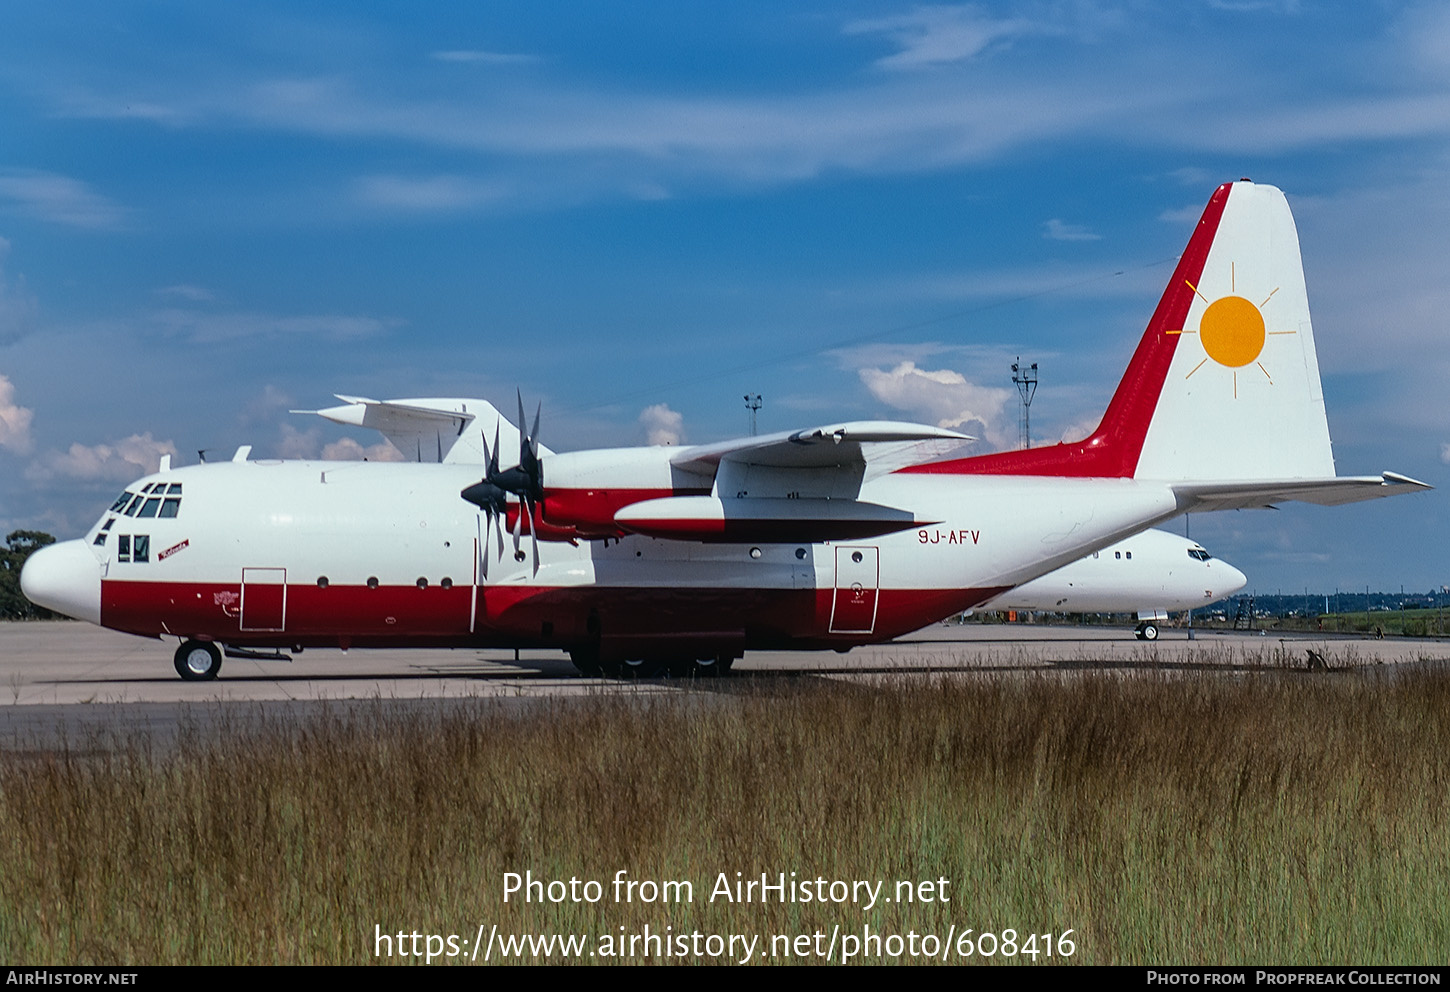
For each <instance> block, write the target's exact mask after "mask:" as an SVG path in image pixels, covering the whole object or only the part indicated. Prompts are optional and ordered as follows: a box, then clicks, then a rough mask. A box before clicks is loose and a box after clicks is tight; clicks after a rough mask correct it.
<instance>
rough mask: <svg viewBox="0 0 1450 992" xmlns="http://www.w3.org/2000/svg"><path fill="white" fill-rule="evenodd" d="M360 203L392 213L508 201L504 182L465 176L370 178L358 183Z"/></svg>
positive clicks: (460, 207) (455, 208)
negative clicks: (391, 211)
mask: <svg viewBox="0 0 1450 992" xmlns="http://www.w3.org/2000/svg"><path fill="white" fill-rule="evenodd" d="M355 189H356V196H357V198H358V200H360V201H361V202H362V203H364V204H367V205H368V206H375V207H384V208H387V209H390V210H423V211H431V210H462V209H467V208H470V207H478V206H483V205H486V204H489V203H497V202H499V201H501V200H504V199H507V198H508V197H509V194H510V190H509V188H508V187H507V186H506V185H504V184H503V183H499V182H491V181H489V180H483V179H471V178H468V177H465V176H446V175H445V176H421V177H409V176H368V177H365V178H363V179H360V180H358V182H357V184H356V187H355Z"/></svg>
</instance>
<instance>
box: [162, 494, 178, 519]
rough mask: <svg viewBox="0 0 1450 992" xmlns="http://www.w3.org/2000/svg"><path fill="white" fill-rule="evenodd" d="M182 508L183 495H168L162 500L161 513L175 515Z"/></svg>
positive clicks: (164, 515) (165, 515)
mask: <svg viewBox="0 0 1450 992" xmlns="http://www.w3.org/2000/svg"><path fill="white" fill-rule="evenodd" d="M180 510H181V497H180V496H168V497H166V498H165V499H164V500H162V501H161V515H162V516H163V517H174V516H176V514H177V513H178V512H180Z"/></svg>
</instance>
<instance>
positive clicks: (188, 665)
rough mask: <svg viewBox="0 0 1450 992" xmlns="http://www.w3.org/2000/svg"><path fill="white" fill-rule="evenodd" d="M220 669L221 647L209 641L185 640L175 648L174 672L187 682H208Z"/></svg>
mask: <svg viewBox="0 0 1450 992" xmlns="http://www.w3.org/2000/svg"><path fill="white" fill-rule="evenodd" d="M221 670H222V652H221V648H219V647H217V646H216V645H215V644H214V643H212V642H211V641H185V642H183V643H182V645H181V647H179V648H177V649H176V674H177V675H180V676H181V677H182V678H184V679H186V681H188V682H208V681H210V680H212V679H214V678H216V676H217V672H219V671H221Z"/></svg>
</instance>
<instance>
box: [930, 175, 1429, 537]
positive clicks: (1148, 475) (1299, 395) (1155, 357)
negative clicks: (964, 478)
mask: <svg viewBox="0 0 1450 992" xmlns="http://www.w3.org/2000/svg"><path fill="white" fill-rule="evenodd" d="M904 471H906V472H950V473H961V474H979V473H980V474H992V475H1046V476H1072V477H1096V478H1137V479H1147V480H1162V481H1165V482H1169V483H1173V484H1175V485H1174V488H1175V490H1179V489H1180V488H1181V489H1182V491H1183V493H1184V495H1185V500H1184V504H1185V505H1184V508H1185V509H1189V508H1192V509H1200V508H1202V509H1209V508H1216V507H1219V506H1223V507H1227V506H1249V505H1254V506H1262V505H1265V504H1266V503H1267V502H1272V501H1274V500H1277V499H1307V500H1309V501H1311V502H1324V503H1327V502H1349V501H1352V500H1355V499H1366V498H1369V497H1371V496H1377V495H1389V493H1390V492H1391V491H1394V492H1399V491H1404V490H1405V489H1407V488H1425V487H1423V485H1422V484H1420V483H1415V482H1414V481H1413V480H1409V479H1405V478H1404V477H1403V476H1394V475H1393V474H1390V473H1387V474H1386V475H1385V476H1374V477H1368V478H1358V479H1336V478H1335V475H1334V456H1333V454H1332V452H1331V450H1330V444H1329V424H1328V421H1327V419H1326V418H1325V413H1324V393H1323V389H1322V387H1321V385H1320V380H1319V360H1318V357H1317V355H1316V354H1315V350H1314V331H1313V328H1312V327H1311V325H1310V321H1309V299H1308V295H1307V293H1306V291H1305V288H1304V267H1303V263H1302V262H1301V260H1300V255H1299V235H1298V232H1297V231H1296V230H1295V227H1294V218H1293V215H1292V214H1291V213H1290V212H1289V204H1288V201H1287V200H1285V198H1284V194H1283V193H1282V192H1281V191H1280V190H1278V189H1276V188H1275V187H1273V186H1260V185H1256V184H1254V183H1252V182H1249V181H1247V180H1244V181H1241V182H1236V183H1225V184H1223V185H1222V186H1220V187H1219V188H1218V189H1217V190H1215V191H1214V194H1213V196H1212V197H1211V198H1210V199H1209V201H1208V206H1207V207H1206V208H1205V209H1204V211H1203V216H1202V217H1201V218H1200V219H1199V221H1198V226H1197V227H1196V228H1195V229H1194V232H1193V236H1192V237H1191V238H1190V239H1189V242H1188V247H1187V248H1186V249H1185V250H1184V252H1183V256H1182V257H1181V258H1180V259H1179V262H1178V267H1177V268H1176V269H1175V270H1174V272H1173V276H1172V278H1171V279H1170V280H1169V282H1168V287H1167V288H1166V289H1165V290H1164V292H1163V296H1162V298H1161V299H1160V300H1159V301H1158V307H1157V309H1156V310H1155V311H1154V312H1153V317H1152V319H1151V320H1150V321H1149V322H1148V327H1147V330H1146V331H1144V333H1143V337H1142V338H1141V339H1140V340H1139V342H1138V347H1137V350H1136V351H1135V352H1134V353H1133V358H1132V361H1131V362H1129V364H1128V369H1127V372H1126V373H1125V374H1124V375H1123V378H1122V381H1120V382H1119V383H1118V388H1117V391H1116V392H1115V393H1114V394H1113V398H1112V401H1111V402H1110V403H1109V404H1108V409H1107V412H1106V413H1105V414H1104V415H1103V419H1102V422H1101V423H1100V424H1099V425H1098V428H1097V430H1095V431H1094V432H1093V433H1092V435H1091V436H1089V437H1088V438H1087V439H1085V440H1083V441H1075V442H1071V443H1066V444H1057V445H1052V446H1049V447H1044V448H1032V449H1028V450H1026V451H1008V452H999V453H996V454H990V455H980V456H977V457H975V458H965V459H960V460H958V461H955V462H939V463H936V464H935V465H920V466H914V467H912V468H908V469H905V470H904ZM1291 483H1298V484H1297V485H1290V484H1291ZM1331 490H1332V491H1331ZM1230 495H1232V498H1230Z"/></svg>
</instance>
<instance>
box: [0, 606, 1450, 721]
mask: <svg viewBox="0 0 1450 992" xmlns="http://www.w3.org/2000/svg"><path fill="white" fill-rule="evenodd" d="M174 649H175V644H174V643H172V642H170V641H166V642H163V641H158V640H149V639H145V638H139V637H132V636H130V635H127V634H119V633H116V632H114V631H109V630H103V629H101V628H99V627H94V626H91V625H90V624H84V623H74V622H37V623H0V710H5V709H10V708H14V707H25V706H37V705H39V706H76V705H85V704H90V705H95V704H112V703H129V704H175V703H203V702H204V703H217V702H221V703H225V702H263V701H305V700H312V701H321V700H339V699H420V698H457V697H478V696H511V697H521V696H538V695H589V694H597V693H599V692H608V691H612V690H614V689H618V688H623V686H622V685H621V683H618V682H611V681H608V680H601V679H586V678H581V677H579V675H578V674H577V672H575V670H574V667H573V665H572V664H570V662H569V660H568V657H567V656H566V655H565V654H564V653H563V652H561V651H547V650H539V651H531V650H525V651H521V652H518V653H517V655H516V654H515V652H513V651H511V650H498V649H451V650H411V649H378V650H372V649H354V650H352V651H348V652H344V651H340V650H327V649H310V650H308V651H305V652H302V653H300V654H297V655H295V656H294V660H293V661H290V662H281V661H258V660H252V659H244V658H227V659H226V660H225V661H224V662H223V664H222V669H221V676H220V678H218V679H216V680H215V681H211V682H185V681H182V680H181V679H180V678H178V677H177V675H176V672H175V670H174V669H173V667H172V659H171V655H172V652H173V651H174ZM1310 652H1313V653H1314V655H1316V656H1317V657H1318V658H1319V659H1322V660H1323V662H1324V663H1325V664H1326V665H1327V666H1328V667H1330V668H1350V667H1355V666H1359V665H1375V664H1401V663H1406V662H1410V663H1415V662H1430V661H1450V640H1434V639H1426V640H1412V639H1405V638H1384V639H1375V638H1365V637H1335V636H1323V635H1303V634H1280V633H1275V632H1272V631H1270V632H1265V633H1258V632H1246V631H1212V632H1210V631H1202V630H1200V631H1198V632H1196V637H1195V638H1194V639H1190V638H1189V636H1188V632H1187V631H1186V630H1182V629H1173V628H1169V629H1165V630H1164V631H1163V632H1162V635H1161V636H1160V637H1159V639H1158V640H1157V641H1154V642H1143V641H1138V640H1136V639H1135V638H1134V637H1133V634H1132V631H1131V630H1129V629H1127V628H1121V627H1075V626H1046V625H1033V624H1015V625H982V624H964V625H936V626H932V627H928V628H926V629H925V630H922V631H918V632H917V633H915V634H912V635H909V636H908V637H905V638H902V639H900V640H898V641H893V642H891V643H888V644H875V645H868V646H865V647H859V648H856V649H854V650H852V651H850V652H847V653H844V654H838V653H836V652H832V651H815V652H787V651H751V652H748V653H747V654H746V656H745V657H744V658H743V659H742V660H741V661H739V662H737V663H736V666H735V672H736V674H737V675H745V676H750V675H754V676H758V677H765V676H789V675H814V676H820V677H840V678H851V677H857V676H859V677H868V676H879V675H883V674H890V673H897V672H899V673H917V672H941V673H948V672H963V673H966V672H985V671H993V670H999V671H1000V670H1012V671H1030V670H1057V671H1072V670H1081V669H1108V670H1127V669H1137V668H1144V669H1164V670H1191V669H1221V670H1224V671H1241V670H1248V669H1262V668H1266V667H1273V668H1284V669H1289V668H1308V667H1310V663H1311V662H1310V657H1311V656H1310ZM680 686H681V680H669V679H664V680H657V681H651V682H649V683H647V684H645V686H644V687H642V686H641V685H639V684H632V685H629V686H628V691H633V692H638V691H641V689H642V688H644V689H645V691H660V692H670V691H679V689H680ZM0 719H3V718H0Z"/></svg>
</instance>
